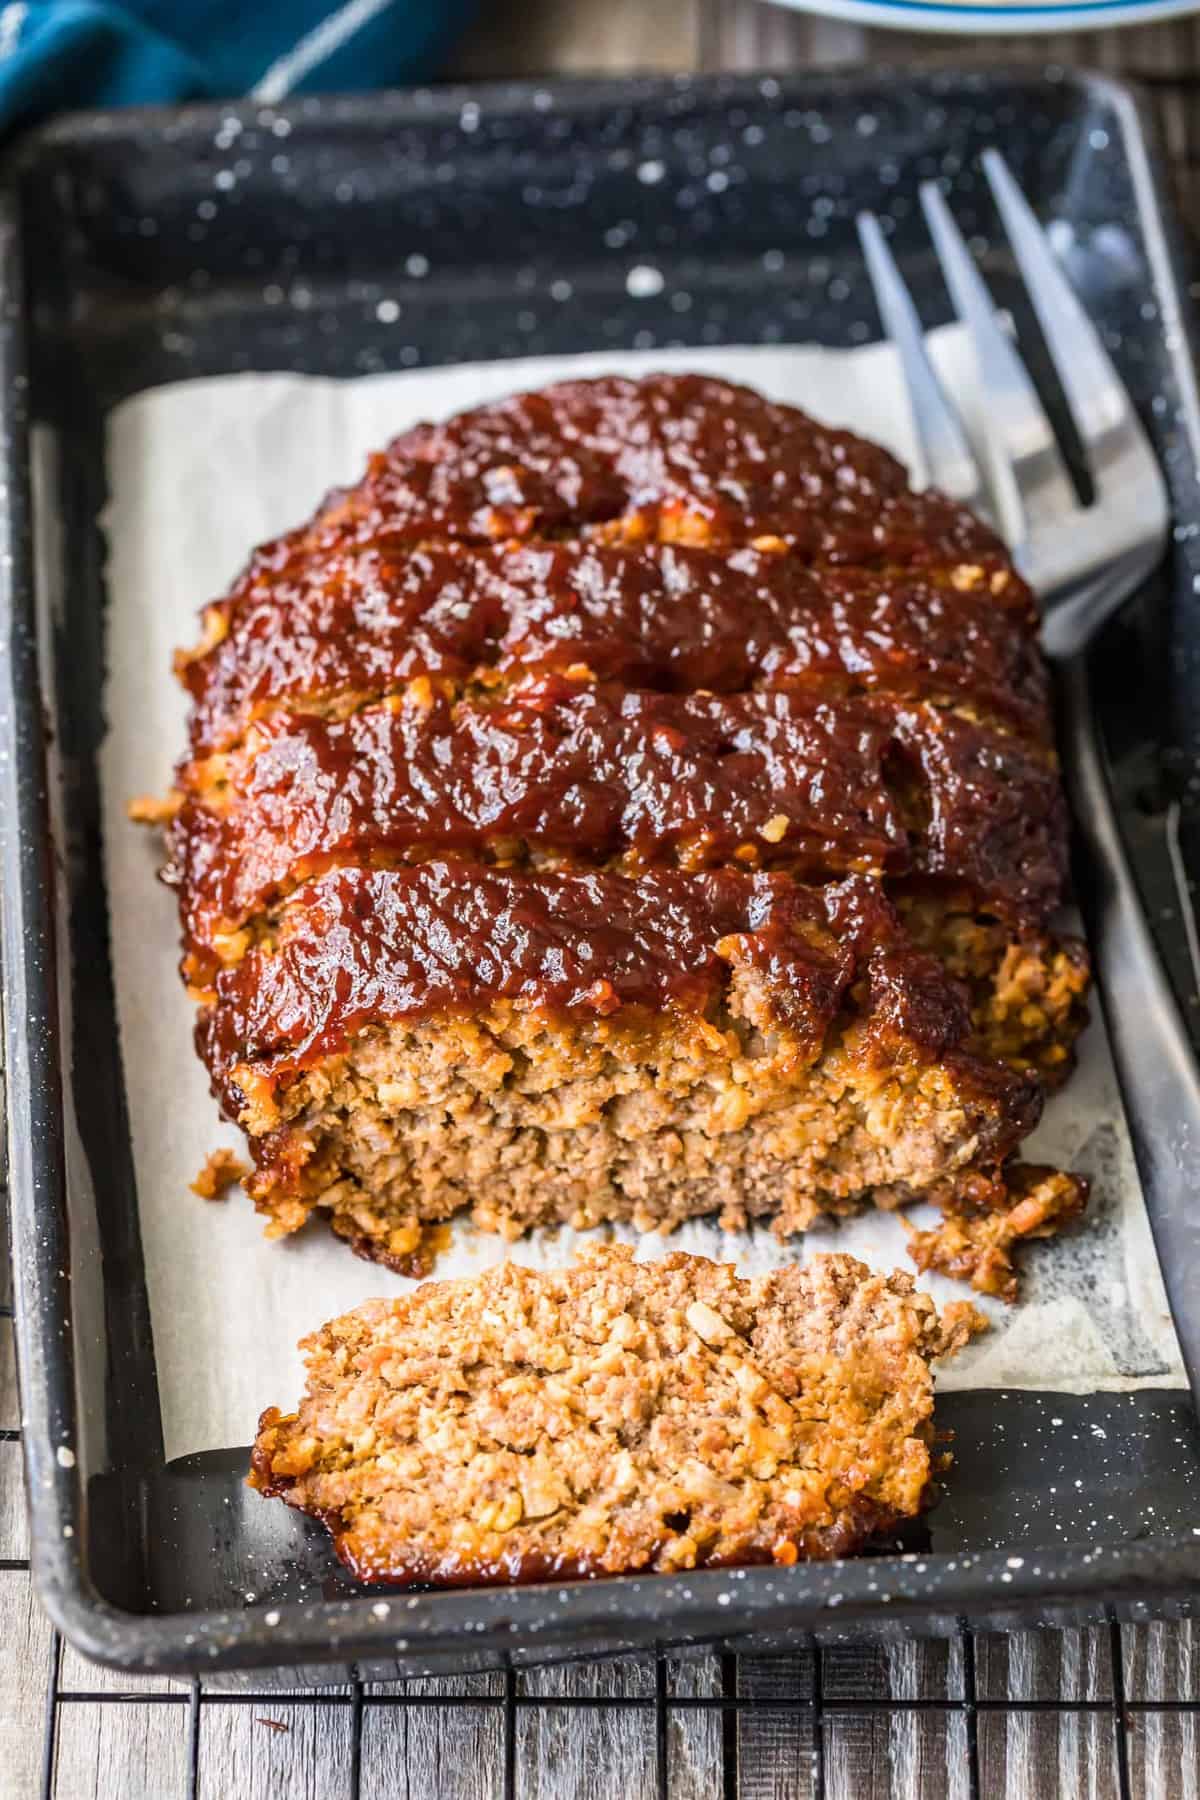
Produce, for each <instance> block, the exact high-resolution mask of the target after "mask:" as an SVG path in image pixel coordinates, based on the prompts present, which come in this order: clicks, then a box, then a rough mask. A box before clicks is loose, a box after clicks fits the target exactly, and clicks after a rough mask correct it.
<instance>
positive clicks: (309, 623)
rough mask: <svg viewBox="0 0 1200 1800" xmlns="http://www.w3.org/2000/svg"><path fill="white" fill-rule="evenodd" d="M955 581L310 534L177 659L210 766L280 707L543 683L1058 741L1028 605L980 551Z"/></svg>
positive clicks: (592, 547)
mask: <svg viewBox="0 0 1200 1800" xmlns="http://www.w3.org/2000/svg"><path fill="white" fill-rule="evenodd" d="M971 556H972V558H973V560H972V561H970V562H961V561H955V562H951V563H950V564H948V565H946V566H934V567H932V568H930V567H916V568H913V567H906V566H903V565H897V566H884V567H881V568H872V567H867V568H846V567H843V566H840V565H836V566H829V565H821V566H818V567H815V568H814V567H812V566H810V565H809V564H808V563H806V562H804V561H802V560H800V559H798V558H797V557H795V556H794V555H792V554H790V553H789V552H787V551H786V547H784V546H782V545H780V546H779V547H778V548H776V549H773V550H755V549H754V548H752V547H751V546H748V545H747V546H743V547H741V548H740V549H738V550H737V551H735V552H726V551H714V550H709V549H704V548H699V547H696V546H691V545H683V544H656V543H649V544H620V545H606V544H601V543H597V542H595V541H591V540H586V539H585V540H582V541H579V540H562V541H559V540H556V541H554V542H542V541H537V540H535V541H533V542H529V541H528V540H526V541H515V542H510V543H503V544H497V545H492V546H482V547H480V546H467V545H464V544H444V545H429V544H424V545H420V546H418V547H416V548H401V549H387V548H385V547H383V546H381V545H377V544H373V545H370V546H368V547H367V548H365V549H364V548H363V547H362V546H361V545H357V544H350V545H346V544H343V543H341V542H339V541H338V540H336V539H335V540H334V541H333V542H332V543H330V544H329V545H328V546H327V547H326V548H324V549H323V550H322V551H321V552H320V553H319V554H317V553H314V552H313V551H312V550H311V548H310V547H309V545H308V533H307V532H306V531H296V532H292V533H290V534H289V535H288V536H287V537H285V538H280V539H277V540H275V542H273V543H270V544H265V545H263V546H262V548H261V549H259V550H257V551H256V552H255V554H254V555H253V557H252V558H251V559H250V563H249V565H248V567H247V568H246V570H245V571H244V573H243V574H242V575H241V576H240V577H239V578H238V580H237V581H236V582H235V583H234V586H233V588H232V590H231V591H230V593H229V594H227V595H226V596H225V598H224V599H222V600H218V601H214V602H213V604H212V605H211V606H209V607H207V608H206V609H205V614H204V636H203V638H202V639H201V641H200V643H199V644H198V645H196V646H194V647H193V648H192V649H191V650H188V651H181V652H180V654H179V656H178V658H177V668H178V672H179V675H180V679H181V680H182V681H183V683H184V685H185V686H186V687H187V689H188V692H189V693H190V695H191V697H192V701H193V708H192V716H191V744H192V750H193V754H194V755H196V756H204V755H207V754H209V753H211V752H212V751H214V750H225V749H228V748H229V746H230V744H232V743H235V742H237V740H238V739H239V738H240V737H241V735H242V734H243V732H244V731H245V729H246V727H247V725H249V724H250V723H251V722H252V721H253V720H254V719H256V718H259V717H262V716H264V715H266V714H270V713H271V712H273V711H274V710H276V709H277V708H280V707H282V708H285V709H287V710H292V711H300V712H319V713H329V712H333V713H335V714H337V713H343V712H346V711H348V710H352V709H353V708H355V707H357V706H359V705H361V704H363V703H364V702H365V701H367V700H370V699H373V698H374V699H378V698H379V697H380V696H381V695H382V694H385V693H388V692H391V691H394V690H396V689H399V688H402V687H403V686H404V684H405V683H406V682H408V681H411V680H412V679H414V677H416V676H420V675H430V676H442V677H445V678H447V679H450V680H457V681H474V682H477V683H480V684H483V685H490V686H503V685H504V683H505V682H506V681H507V680H509V679H511V678H513V677H514V675H516V676H519V675H520V674H521V673H522V672H524V671H528V670H530V669H539V670H549V669H554V670H558V671H560V672H561V671H564V670H567V669H586V670H589V671H590V672H591V673H592V674H594V675H595V676H596V678H597V679H598V680H601V681H624V682H628V683H629V684H630V685H631V686H635V687H647V688H660V689H666V690H667V691H669V692H672V693H690V692H694V691H695V690H696V689H698V688H706V689H708V690H710V691H712V692H716V693H737V692H740V691H742V690H744V689H746V688H751V687H764V686H765V687H801V688H811V689H814V690H815V691H816V692H818V693H820V694H824V695H826V696H828V695H833V694H838V693H841V692H848V693H859V692H867V693H871V692H876V691H879V692H884V693H894V694H898V695H902V696H908V697H910V698H918V699H930V700H934V701H941V702H950V703H965V704H967V705H975V706H979V707H982V708H983V710H984V711H985V712H987V713H990V714H994V715H995V716H997V717H999V718H1001V719H1004V720H1006V721H1008V722H1009V723H1010V724H1011V725H1013V726H1014V727H1018V728H1020V729H1021V730H1023V731H1026V732H1028V733H1030V734H1031V735H1032V736H1034V737H1036V738H1040V739H1042V740H1043V741H1044V740H1045V738H1046V736H1047V732H1048V723H1049V718H1048V713H1047V709H1046V694H1047V688H1046V672H1045V668H1044V666H1043V664H1042V660H1041V657H1040V655H1039V654H1038V649H1037V637H1036V631H1037V621H1036V617H1035V615H1034V611H1033V605H1032V601H1031V598H1030V594H1029V590H1028V588H1027V587H1026V586H1025V584H1024V583H1023V582H1022V581H1020V580H1019V579H1018V577H1017V575H1016V574H1015V573H1014V571H1013V570H1012V569H1011V568H1010V567H1009V566H1008V564H1007V560H1006V558H1005V557H1004V556H1003V555H1002V554H1000V553H998V552H997V550H996V548H995V546H992V547H991V548H990V549H989V548H985V547H981V546H978V545H976V546H973V547H972V550H971Z"/></svg>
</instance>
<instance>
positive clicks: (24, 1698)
mask: <svg viewBox="0 0 1200 1800" xmlns="http://www.w3.org/2000/svg"><path fill="white" fill-rule="evenodd" d="M49 1667H50V1626H49V1624H48V1623H47V1620H46V1617H45V1615H44V1613H43V1612H42V1609H41V1607H40V1606H39V1605H38V1603H37V1601H36V1600H35V1599H34V1597H33V1590H32V1588H31V1587H30V1583H29V1577H28V1575H27V1574H26V1573H25V1572H24V1570H20V1569H0V1793H4V1794H7V1795H11V1796H12V1797H13V1800H25V1796H26V1795H31V1794H36V1793H37V1791H38V1784H39V1782H40V1779H41V1763H42V1722H43V1717H44V1710H45V1703H46V1680H47V1676H48V1673H49Z"/></svg>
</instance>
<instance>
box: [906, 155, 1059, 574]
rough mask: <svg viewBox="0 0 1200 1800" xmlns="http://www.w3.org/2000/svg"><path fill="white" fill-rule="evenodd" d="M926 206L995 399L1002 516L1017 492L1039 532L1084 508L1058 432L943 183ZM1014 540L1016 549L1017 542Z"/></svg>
mask: <svg viewBox="0 0 1200 1800" xmlns="http://www.w3.org/2000/svg"><path fill="white" fill-rule="evenodd" d="M921 206H922V208H923V210H924V213H925V222H926V224H927V225H928V226H929V232H930V236H931V237H932V238H933V246H934V249H935V250H936V252H937V259H938V262H939V263H940V264H941V269H942V274H943V275H944V276H945V278H946V286H947V287H948V288H949V290H950V297H951V299H952V300H953V302H954V310H955V312H956V313H957V314H958V316H959V318H960V319H961V320H962V322H963V324H964V325H965V326H966V327H967V330H968V332H969V334H970V338H971V344H972V347H973V349H974V352H975V361H976V365H977V367H978V370H979V378H980V381H981V383H982V385H983V390H984V393H985V394H986V396H987V420H988V449H989V451H990V450H992V449H993V446H995V447H996V448H998V449H1002V456H1000V457H997V458H996V461H997V462H998V463H999V464H1000V465H1001V466H999V467H992V468H991V469H990V470H989V473H990V474H991V477H992V483H993V486H994V488H995V489H996V491H997V500H998V504H999V506H1000V510H1001V512H1004V511H1006V510H1007V508H1006V504H1005V503H1006V501H1007V500H1008V498H1009V495H1008V493H1007V491H1006V490H1008V489H1009V488H1010V487H1012V486H1015V489H1016V493H1015V495H1013V496H1012V498H1013V501H1014V503H1015V505H1016V507H1017V509H1018V510H1019V512H1020V514H1021V516H1022V519H1023V521H1024V522H1025V523H1026V524H1028V525H1030V526H1036V525H1037V524H1038V523H1039V521H1040V520H1042V519H1045V518H1053V517H1057V516H1060V515H1061V514H1062V513H1064V512H1066V511H1067V510H1068V509H1069V508H1073V507H1074V506H1075V505H1076V504H1077V502H1076V496H1075V490H1074V488H1073V486H1072V485H1071V481H1070V477H1069V476H1068V474H1067V470H1066V465H1065V464H1064V462H1063V459H1062V456H1061V454H1060V452H1059V448H1058V440H1057V439H1056V437H1055V435H1054V428H1053V426H1052V425H1051V423H1050V420H1049V419H1048V418H1047V416H1046V410H1045V408H1044V407H1043V405H1042V402H1041V400H1040V398H1039V396H1038V391H1037V389H1036V388H1035V387H1034V385H1033V382H1032V381H1031V380H1030V378H1029V373H1028V371H1027V369H1026V367H1025V364H1024V363H1023V362H1022V361H1021V357H1020V354H1019V353H1018V351H1017V349H1016V346H1015V345H1014V344H1013V341H1012V339H1011V338H1010V337H1009V335H1008V333H1007V332H1006V331H1004V330H1003V329H1002V327H1001V325H1000V322H999V320H998V319H997V317H996V312H995V308H994V306H993V304H992V297H991V295H990V294H989V293H988V290H987V288H986V286H985V285H984V281H983V277H982V276H981V275H980V273H979V270H978V269H977V268H976V266H975V262H974V259H973V258H972V256H971V253H970V251H969V250H968V249H967V246H966V244H965V242H964V241H963V235H962V233H961V231H960V230H959V228H958V226H957V224H956V223H955V220H954V215H953V214H952V213H951V211H950V208H949V206H948V205H947V204H946V199H945V196H944V195H943V193H942V190H941V188H940V187H939V186H938V185H937V183H936V182H935V181H926V182H924V183H922V186H921ZM1006 535H1007V536H1008V537H1009V539H1010V542H1011V541H1012V536H1013V535H1014V534H1013V533H1012V532H1008V533H1006Z"/></svg>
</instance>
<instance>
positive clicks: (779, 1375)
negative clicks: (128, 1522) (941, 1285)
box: [250, 1248, 980, 1585]
mask: <svg viewBox="0 0 1200 1800" xmlns="http://www.w3.org/2000/svg"><path fill="white" fill-rule="evenodd" d="M979 1324H980V1321H979V1319H978V1316H977V1315H975V1314H974V1312H973V1309H971V1308H969V1307H963V1306H958V1307H951V1308H948V1309H947V1312H946V1314H945V1315H944V1316H943V1317H942V1318H940V1319H939V1317H938V1314H937V1311H936V1309H935V1307H934V1305H933V1302H932V1301H931V1300H930V1299H929V1298H928V1296H926V1295H924V1294H920V1293H916V1292H914V1289H913V1283H912V1278H911V1277H910V1276H907V1275H901V1274H896V1275H891V1276H880V1275H873V1274H872V1273H871V1272H870V1271H869V1270H868V1269H867V1268H865V1267H864V1265H863V1264H861V1263H858V1262H855V1261H854V1260H853V1259H852V1258H850V1257H847V1256H823V1257H818V1258H816V1259H814V1261H813V1263H812V1265H811V1266H810V1267H808V1268H803V1269H801V1268H795V1267H793V1268H788V1269H783V1270H780V1271H779V1272H778V1273H775V1274H771V1275H764V1276H759V1277H757V1278H755V1279H754V1280H750V1281H743V1280H740V1279H739V1278H738V1277H737V1275H736V1274H735V1273H734V1271H733V1269H732V1268H731V1267H729V1266H725V1265H721V1264H718V1263H711V1262H708V1261H706V1260H705V1259H704V1258H702V1257H694V1256H680V1255H676V1256H670V1257H668V1258H666V1259H665V1260H664V1261H662V1262H657V1263H637V1262H634V1261H633V1259H632V1254H631V1252H630V1251H628V1250H627V1249H621V1248H610V1249H603V1250H597V1251H593V1252H592V1253H591V1254H590V1255H589V1256H588V1257H587V1258H586V1259H585V1260H584V1261H583V1262H582V1263H581V1265H580V1266H579V1267H578V1268H575V1269H572V1270H568V1271H560V1272H545V1273H541V1272H539V1273H534V1272H532V1271H530V1270H526V1269H521V1268H518V1267H516V1266H515V1265H513V1264H507V1265H504V1266H502V1267H501V1268H498V1269H494V1270H490V1271H489V1272H488V1273H486V1274H484V1275H482V1276H480V1277H478V1278H477V1279H474V1280H470V1281H453V1282H432V1283H428V1284H427V1285H425V1286H424V1287H422V1288H420V1289H418V1290H417V1291H416V1292H415V1293H412V1294H409V1295H406V1296H404V1297H403V1298H401V1299H397V1300H392V1301H385V1300H377V1301H372V1302H368V1304H367V1305H365V1306H362V1307H360V1308H359V1309H358V1310H357V1311H356V1312H352V1313H347V1314H346V1315H345V1316H344V1317H343V1318H340V1319H335V1320H334V1321H333V1322H332V1323H331V1324H329V1325H326V1326H325V1327H324V1328H323V1330H321V1331H318V1332H316V1333H314V1335H313V1336H312V1337H310V1338H307V1339H306V1340H305V1342H304V1344H303V1346H302V1348H303V1349H304V1351H305V1354H306V1358H307V1362H308V1390H307V1393H306V1394H305V1397H304V1399H303V1400H302V1401H301V1404H300V1407H299V1410H298V1411H297V1412H295V1413H291V1414H288V1415H286V1416H285V1415H283V1414H281V1413H280V1412H279V1411H278V1409H276V1408H271V1409H270V1410H269V1411H268V1412H266V1413H264V1414H263V1417H262V1420H261V1423H260V1427H259V1434H258V1441H257V1443H256V1445H255V1449H254V1457H253V1468H252V1474H251V1477H250V1482H251V1485H252V1486H253V1487H256V1488H257V1489H258V1490H259V1491H260V1492H261V1493H263V1494H266V1495H281V1496H282V1497H283V1498H284V1499H285V1500H286V1501H287V1502H288V1503H289V1505H291V1506H295V1507H298V1508H299V1509H300V1510H301V1511H303V1512H307V1513H310V1514H311V1515H312V1516H313V1517H314V1518H316V1519H319V1520H320V1521H321V1523H322V1524H323V1525H325V1526H326V1528H327V1529H328V1531H329V1532H330V1534H331V1536H332V1538H333V1543H334V1547H335V1549H336V1550H337V1553H338V1555H339V1556H340V1557H341V1559H342V1561H343V1562H344V1563H345V1564H346V1565H347V1567H348V1568H349V1569H350V1570H351V1571H352V1572H353V1573H354V1574H355V1575H356V1576H358V1577H359V1578H360V1579H362V1580H365V1581H376V1582H395V1583H409V1582H414V1581H424V1582H436V1583H439V1584H442V1585H456V1584H464V1583H476V1584H478V1583H487V1582H513V1581H535V1580H549V1579H557V1580H563V1579H574V1578H586V1577H595V1576H605V1575H615V1574H619V1573H621V1572H627V1571H634V1570H639V1569H643V1570H660V1571H669V1570H678V1569H693V1568H704V1567H713V1566H723V1565H724V1566H728V1565H730V1564H745V1563H763V1562H775V1563H778V1564H781V1565H784V1566H787V1565H789V1564H792V1563H795V1562H796V1561H798V1560H800V1559H825V1558H830V1557H836V1556H844V1555H847V1554H848V1553H849V1552H851V1551H853V1550H856V1549H859V1548H861V1547H862V1546H863V1545H865V1544H867V1543H869V1542H871V1541H872V1540H876V1541H878V1540H879V1539H880V1538H882V1537H884V1536H886V1534H888V1533H889V1532H892V1531H894V1530H895V1528H896V1527H897V1526H898V1525H899V1524H901V1523H902V1522H903V1521H904V1520H907V1519H911V1518H913V1517H914V1516H915V1515H917V1514H918V1513H920V1512H921V1511H922V1510H923V1509H924V1508H925V1507H926V1506H928V1505H929V1504H930V1502H931V1500H932V1499H933V1497H934V1493H935V1485H934V1484H935V1477H936V1475H937V1474H938V1473H939V1471H940V1467H941V1466H942V1465H944V1464H945V1463H946V1462H948V1460H949V1459H948V1457H946V1456H945V1455H939V1454H938V1453H937V1452H936V1451H935V1450H934V1448H933V1442H934V1434H933V1381H932V1376H931V1373H930V1367H929V1365H930V1362H931V1361H932V1360H933V1359H934V1358H936V1357H939V1356H943V1355H946V1354H948V1353H950V1352H952V1351H953V1350H955V1349H957V1348H958V1347H959V1346H960V1345H961V1344H962V1343H964V1342H965V1341H966V1339H967V1338H968V1337H969V1335H970V1334H971V1332H972V1331H973V1330H975V1329H977V1328H978V1326H979Z"/></svg>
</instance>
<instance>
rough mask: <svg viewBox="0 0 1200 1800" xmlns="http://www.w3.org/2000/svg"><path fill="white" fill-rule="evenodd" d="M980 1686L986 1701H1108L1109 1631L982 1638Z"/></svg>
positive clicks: (978, 1657) (991, 1634)
mask: <svg viewBox="0 0 1200 1800" xmlns="http://www.w3.org/2000/svg"><path fill="white" fill-rule="evenodd" d="M975 1684H976V1692H977V1693H978V1695H979V1698H980V1699H981V1700H1107V1699H1109V1698H1111V1696H1112V1691H1113V1681H1112V1659H1111V1656H1110V1654H1109V1637H1108V1629H1107V1627H1106V1626H1097V1627H1095V1628H1093V1629H1091V1630H1087V1631H1014V1632H1011V1633H1009V1634H1004V1633H1001V1632H979V1633H978V1634H977V1635H976V1638H975Z"/></svg>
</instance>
